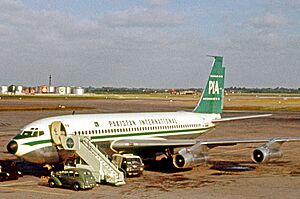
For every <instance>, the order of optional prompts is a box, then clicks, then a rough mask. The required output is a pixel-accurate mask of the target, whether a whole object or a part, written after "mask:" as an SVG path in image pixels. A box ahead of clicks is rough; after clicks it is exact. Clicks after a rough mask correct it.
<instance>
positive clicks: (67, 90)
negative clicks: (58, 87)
mask: <svg viewBox="0 0 300 199" xmlns="http://www.w3.org/2000/svg"><path fill="white" fill-rule="evenodd" d="M66 94H68V95H69V94H71V87H70V86H67V87H66Z"/></svg>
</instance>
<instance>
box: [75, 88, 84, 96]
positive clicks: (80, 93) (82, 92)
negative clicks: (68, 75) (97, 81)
mask: <svg viewBox="0 0 300 199" xmlns="http://www.w3.org/2000/svg"><path fill="white" fill-rule="evenodd" d="M73 94H75V95H83V94H84V88H82V87H75V88H74V89H73Z"/></svg>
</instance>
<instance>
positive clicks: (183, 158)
mask: <svg viewBox="0 0 300 199" xmlns="http://www.w3.org/2000/svg"><path fill="white" fill-rule="evenodd" d="M203 147H206V146H200V145H199V146H197V145H195V146H193V147H191V148H183V149H181V150H180V151H179V152H178V154H176V155H175V156H174V157H173V164H174V166H175V167H176V168H192V167H194V166H197V165H200V164H202V163H205V162H206V160H207V158H208V155H207V153H206V150H203Z"/></svg>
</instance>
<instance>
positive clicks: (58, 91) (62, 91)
mask: <svg viewBox="0 0 300 199" xmlns="http://www.w3.org/2000/svg"><path fill="white" fill-rule="evenodd" d="M57 93H58V94H60V95H65V94H66V87H64V86H60V87H58V88H57Z"/></svg>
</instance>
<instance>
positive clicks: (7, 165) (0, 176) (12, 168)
mask: <svg viewBox="0 0 300 199" xmlns="http://www.w3.org/2000/svg"><path fill="white" fill-rule="evenodd" d="M19 177H23V174H22V172H21V171H20V169H19V168H18V167H17V165H16V162H14V161H11V160H7V161H1V162H0V181H4V180H17V179H18V178H19Z"/></svg>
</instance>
